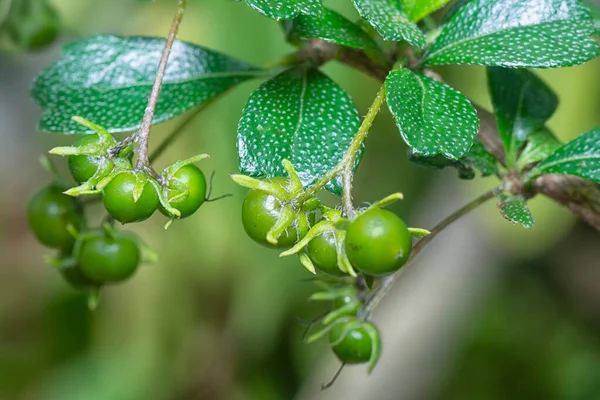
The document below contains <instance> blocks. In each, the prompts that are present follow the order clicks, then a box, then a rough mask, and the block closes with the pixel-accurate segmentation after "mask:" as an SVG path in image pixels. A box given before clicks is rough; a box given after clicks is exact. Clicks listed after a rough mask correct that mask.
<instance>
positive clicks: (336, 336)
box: [232, 161, 428, 370]
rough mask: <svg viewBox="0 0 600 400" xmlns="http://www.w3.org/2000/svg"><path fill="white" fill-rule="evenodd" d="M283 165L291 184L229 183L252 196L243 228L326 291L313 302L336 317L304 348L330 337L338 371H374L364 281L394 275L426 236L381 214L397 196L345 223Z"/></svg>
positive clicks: (279, 180)
mask: <svg viewBox="0 0 600 400" xmlns="http://www.w3.org/2000/svg"><path fill="white" fill-rule="evenodd" d="M283 165H284V167H285V169H286V171H287V172H288V174H289V178H286V177H275V178H270V179H265V180H258V179H255V178H251V177H248V176H243V175H233V176H232V178H233V179H234V181H236V182H237V183H238V184H240V185H242V186H245V187H248V188H250V189H251V190H250V191H249V192H248V194H247V195H246V198H245V199H244V203H243V205H242V223H243V226H244V229H245V231H246V233H247V234H248V236H249V237H250V238H251V239H252V240H254V241H255V242H257V243H260V244H262V245H265V246H267V247H270V248H274V249H280V250H285V251H283V252H282V253H281V256H289V255H292V254H298V255H299V257H300V262H301V263H302V265H304V267H305V268H306V269H307V270H309V271H310V272H312V273H314V274H317V275H318V276H319V277H320V279H319V282H320V283H321V284H325V285H326V290H325V291H324V292H320V293H316V294H315V296H313V299H316V300H331V301H333V310H332V311H331V312H330V313H328V314H327V315H326V316H325V317H323V318H322V319H321V323H322V324H323V325H324V326H323V328H322V329H321V330H320V331H319V332H318V333H317V334H316V335H312V336H311V337H310V338H309V340H308V341H313V340H316V339H318V338H320V337H322V336H323V335H324V334H325V333H329V342H330V345H331V348H332V350H333V352H334V353H335V355H336V356H337V357H338V358H339V360H340V361H341V362H342V363H343V364H354V363H365V362H368V363H369V370H371V369H372V368H373V367H374V366H375V364H376V362H377V360H378V358H379V355H380V351H381V345H380V342H381V339H380V336H379V333H378V331H377V328H376V327H375V326H374V325H373V324H372V323H371V322H369V321H368V320H367V319H368V315H367V314H368V311H367V307H366V305H367V302H368V298H369V296H370V295H371V294H372V285H367V284H366V282H370V283H372V282H374V281H375V280H377V278H379V277H383V276H385V275H389V274H393V273H394V272H396V271H398V270H399V269H400V268H401V267H402V266H403V265H404V264H405V263H406V262H407V261H408V259H409V257H410V254H411V249H412V238H413V237H421V236H423V235H426V234H427V233H428V232H427V231H425V230H422V229H414V228H408V227H407V226H406V224H405V223H404V221H402V219H400V218H399V217H398V216H397V215H396V214H394V213H392V212H391V211H388V210H385V209H383V207H384V206H386V205H388V204H389V203H391V202H393V201H396V200H398V199H401V198H402V195H401V194H399V193H396V194H393V195H391V196H388V197H386V198H384V199H382V200H380V201H378V202H377V203H375V204H373V205H371V206H370V207H368V208H366V209H362V210H357V212H356V216H354V217H353V218H351V219H350V218H348V217H346V216H344V215H343V214H342V212H341V211H340V210H338V209H334V208H329V207H326V206H325V205H323V204H322V203H321V202H320V201H319V200H318V199H316V198H315V197H312V198H310V199H307V200H304V199H303V194H304V192H303V187H302V183H301V181H300V179H299V177H298V176H297V174H296V173H295V171H294V168H293V166H292V165H291V164H290V163H289V162H288V161H284V163H283Z"/></svg>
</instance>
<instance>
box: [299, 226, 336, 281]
mask: <svg viewBox="0 0 600 400" xmlns="http://www.w3.org/2000/svg"><path fill="white" fill-rule="evenodd" d="M306 248H307V251H308V257H309V258H310V260H311V261H312V262H313V265H314V266H315V268H316V269H318V270H319V271H321V272H325V273H327V274H330V275H335V276H344V275H346V274H345V273H344V272H342V271H341V270H340V268H339V267H338V260H337V248H336V240H335V235H334V234H333V233H332V232H326V233H324V234H322V235H319V236H317V237H315V238H313V239H312V240H311V241H310V242H308V246H306Z"/></svg>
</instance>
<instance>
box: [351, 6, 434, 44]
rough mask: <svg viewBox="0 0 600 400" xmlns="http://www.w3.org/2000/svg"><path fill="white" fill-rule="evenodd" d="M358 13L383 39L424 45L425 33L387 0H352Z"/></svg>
mask: <svg viewBox="0 0 600 400" xmlns="http://www.w3.org/2000/svg"><path fill="white" fill-rule="evenodd" d="M353 1H354V7H356V9H357V10H358V13H359V14H360V15H361V17H363V18H364V19H366V20H367V21H368V22H369V24H371V26H373V28H375V29H376V30H377V32H379V34H380V35H381V37H382V38H384V39H385V40H392V41H400V40H405V41H406V42H408V43H409V44H411V45H413V46H416V47H423V46H425V35H424V34H423V32H421V30H420V29H419V27H418V26H417V25H416V24H415V23H414V22H412V21H411V20H410V19H409V18H408V17H407V16H406V14H405V13H404V12H403V11H402V10H401V9H400V7H397V6H396V5H394V4H392V3H391V2H390V1H389V0H353Z"/></svg>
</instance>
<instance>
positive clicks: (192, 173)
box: [159, 164, 206, 218]
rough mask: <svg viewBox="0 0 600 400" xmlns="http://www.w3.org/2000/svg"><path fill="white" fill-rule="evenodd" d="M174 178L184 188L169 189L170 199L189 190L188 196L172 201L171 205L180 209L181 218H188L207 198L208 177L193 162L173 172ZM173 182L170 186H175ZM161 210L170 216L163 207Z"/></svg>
mask: <svg viewBox="0 0 600 400" xmlns="http://www.w3.org/2000/svg"><path fill="white" fill-rule="evenodd" d="M171 179H172V180H174V181H176V183H177V184H178V185H179V186H180V187H181V188H182V189H179V188H174V189H171V188H170V189H169V193H168V197H169V199H171V198H174V197H175V196H177V195H179V194H181V193H182V192H185V191H186V190H187V196H185V197H183V198H182V199H180V200H175V201H172V202H171V203H170V205H171V207H173V208H175V209H177V210H179V212H180V213H181V216H180V218H186V217H189V216H190V215H192V214H193V213H195V212H196V211H197V210H198V209H199V208H200V206H201V205H202V204H203V203H204V201H205V200H206V177H205V176H204V173H203V172H202V171H201V170H200V168H198V167H196V166H195V165H193V164H188V165H185V166H183V167H181V168H180V169H178V170H177V172H175V174H173V177H172V178H171ZM173 186H174V185H173V183H171V186H170V187H173ZM183 188H185V189H183ZM159 210H160V212H161V213H163V214H164V215H166V216H167V217H169V216H170V215H169V213H168V212H167V211H166V210H165V209H164V208H163V207H160V208H159Z"/></svg>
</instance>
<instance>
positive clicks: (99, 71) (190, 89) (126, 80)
mask: <svg viewBox="0 0 600 400" xmlns="http://www.w3.org/2000/svg"><path fill="white" fill-rule="evenodd" d="M164 43H165V40H164V39H163V38H147V37H127V38H125V37H118V36H104V35H101V36H93V37H89V38H86V39H82V40H78V41H76V42H73V43H71V44H69V45H67V46H65V48H64V52H63V57H62V58H61V59H60V60H59V61H57V62H56V63H54V64H52V65H50V66H49V67H48V68H46V69H45V70H44V71H42V73H41V74H40V75H39V76H38V77H37V79H36V81H35V83H34V85H33V88H32V96H33V98H34V99H35V101H36V102H37V104H38V105H40V106H41V107H42V108H43V110H44V111H43V113H42V116H41V120H40V124H39V127H40V129H41V130H43V131H46V132H54V133H86V132H89V129H88V128H85V127H84V126H82V125H80V124H77V123H76V122H74V121H72V120H71V117H72V116H80V117H83V118H85V119H87V120H89V121H92V122H94V123H95V124H97V125H101V126H104V127H105V128H106V129H108V130H109V131H110V132H123V131H131V130H134V129H136V128H137V127H138V125H139V124H140V122H141V120H142V117H143V115H144V110H145V108H146V103H147V102H148V96H149V94H150V90H151V87H152V84H153V82H154V77H155V75H156V67H157V65H158V61H159V59H160V56H161V52H162V48H163V46H164ZM169 60H170V61H169V64H168V66H167V70H166V73H165V79H164V81H163V87H162V91H161V94H160V97H159V100H158V104H157V107H156V114H155V115H154V121H153V122H154V123H159V122H162V121H166V120H168V119H170V118H174V117H176V116H178V115H180V114H182V113H183V112H185V111H187V110H189V109H191V108H193V107H196V106H198V105H200V104H202V103H204V102H206V101H208V100H210V99H211V98H213V97H215V96H216V95H218V94H221V93H223V92H224V91H226V90H227V89H229V88H231V87H232V86H234V85H236V84H238V83H240V82H243V81H245V80H247V79H250V78H253V77H256V76H258V75H261V74H262V72H261V71H260V70H258V69H256V68H255V67H253V66H251V65H248V64H246V63H243V62H241V61H237V60H234V59H232V58H230V57H228V56H225V55H223V54H220V53H217V52H214V51H211V50H207V49H204V48H202V47H199V46H196V45H193V44H190V43H185V42H180V41H176V42H175V44H174V46H173V50H172V52H171V58H170V59H169Z"/></svg>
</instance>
